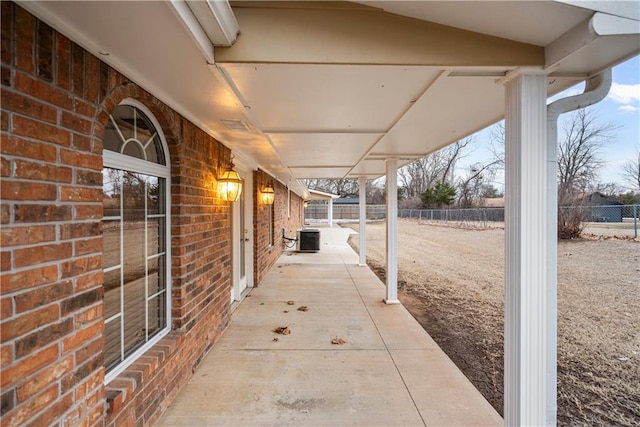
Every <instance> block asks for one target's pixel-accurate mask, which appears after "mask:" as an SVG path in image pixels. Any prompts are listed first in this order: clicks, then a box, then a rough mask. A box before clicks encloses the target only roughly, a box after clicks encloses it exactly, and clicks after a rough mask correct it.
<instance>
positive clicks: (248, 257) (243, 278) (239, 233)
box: [231, 170, 253, 301]
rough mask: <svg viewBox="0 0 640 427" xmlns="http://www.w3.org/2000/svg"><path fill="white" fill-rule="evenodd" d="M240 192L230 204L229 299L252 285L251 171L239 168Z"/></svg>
mask: <svg viewBox="0 0 640 427" xmlns="http://www.w3.org/2000/svg"><path fill="white" fill-rule="evenodd" d="M238 173H239V174H240V177H241V178H242V180H243V185H242V194H241V195H240V197H239V198H238V201H236V202H234V203H233V205H232V210H233V217H232V218H233V223H232V246H233V288H232V291H231V301H240V299H241V298H242V294H243V292H244V291H245V290H246V289H247V288H248V287H251V286H253V186H252V176H251V173H250V172H249V173H245V172H244V171H242V170H239V171H238Z"/></svg>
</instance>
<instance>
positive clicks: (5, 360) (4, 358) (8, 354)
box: [0, 343, 13, 369]
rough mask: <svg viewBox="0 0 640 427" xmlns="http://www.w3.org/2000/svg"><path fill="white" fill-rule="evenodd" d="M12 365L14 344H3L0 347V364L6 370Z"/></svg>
mask: <svg viewBox="0 0 640 427" xmlns="http://www.w3.org/2000/svg"><path fill="white" fill-rule="evenodd" d="M11 363H13V343H9V344H3V345H2V346H1V347H0V364H2V367H3V369H4V367H5V366H8V365H9V364H11Z"/></svg>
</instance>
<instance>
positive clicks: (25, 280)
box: [0, 265, 58, 294]
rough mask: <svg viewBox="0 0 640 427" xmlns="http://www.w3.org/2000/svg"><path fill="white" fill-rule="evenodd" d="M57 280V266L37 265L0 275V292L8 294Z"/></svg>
mask: <svg viewBox="0 0 640 427" xmlns="http://www.w3.org/2000/svg"><path fill="white" fill-rule="evenodd" d="M56 280H58V266H56V265H48V266H46V267H37V268H32V269H29V270H25V271H19V272H17V273H13V274H4V275H2V277H0V288H1V289H0V291H1V292H0V293H2V294H8V293H10V292H15V291H18V290H24V289H29V288H32V287H35V286H38V285H44V284H46V283H51V282H54V281H56Z"/></svg>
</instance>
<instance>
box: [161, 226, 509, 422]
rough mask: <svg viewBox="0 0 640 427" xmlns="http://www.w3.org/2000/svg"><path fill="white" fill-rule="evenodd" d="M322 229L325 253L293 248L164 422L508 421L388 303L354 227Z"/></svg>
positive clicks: (236, 317) (415, 324)
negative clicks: (364, 260) (282, 331)
mask: <svg viewBox="0 0 640 427" xmlns="http://www.w3.org/2000/svg"><path fill="white" fill-rule="evenodd" d="M320 230H321V242H322V243H321V250H320V252H317V253H295V252H290V251H286V252H285V253H283V255H282V256H281V257H280V259H279V260H278V262H277V264H276V265H275V266H274V268H272V270H271V271H270V272H269V274H268V275H267V277H266V278H265V279H264V282H263V283H262V284H261V286H260V287H258V288H255V289H254V290H253V291H252V293H251V297H250V298H247V299H246V301H245V302H244V303H243V304H241V305H240V307H239V308H238V309H237V310H236V312H235V313H234V314H233V316H232V320H231V324H230V325H229V327H228V329H227V330H226V331H225V332H224V334H223V335H222V337H221V338H220V340H219V341H218V342H217V343H216V344H215V345H214V347H213V349H212V350H211V352H210V353H209V354H208V355H207V356H206V357H205V359H204V360H203V361H202V363H201V365H200V366H199V368H198V369H197V370H196V371H195V373H194V375H193V377H192V378H191V380H190V381H189V383H188V384H187V385H186V386H185V388H184V389H183V391H181V392H180V393H179V394H178V396H177V398H176V399H175V400H174V402H173V404H171V405H170V406H169V408H168V409H167V410H166V412H165V414H164V415H163V417H162V418H161V419H160V420H159V422H158V425H160V426H187V425H188V426H199V425H368V426H371V425H386V426H390V425H403V426H407V425H440V426H443V425H501V424H502V419H501V417H500V416H499V415H498V413H497V412H496V411H495V410H494V409H493V408H492V407H491V405H489V403H488V402H487V401H486V400H485V399H484V397H482V395H481V394H480V393H479V392H478V390H476V388H475V387H474V386H473V385H472V384H471V383H470V382H469V380H467V378H466V377H465V376H464V375H463V374H462V373H461V372H460V370H459V369H458V368H457V367H456V366H455V365H454V364H453V362H452V361H451V360H450V359H449V358H448V357H447V356H446V354H444V352H443V351H442V350H441V349H440V348H439V347H438V345H437V344H436V343H435V342H434V341H433V340H432V339H431V337H430V336H429V335H428V334H427V333H426V332H425V331H424V329H422V327H421V326H420V325H419V324H418V322H417V321H416V320H415V319H414V318H413V317H412V316H411V315H410V314H409V313H408V311H407V310H406V309H405V308H404V307H403V306H402V305H400V304H395V305H388V304H385V303H384V302H383V297H384V294H385V287H384V285H383V284H382V283H381V282H380V281H379V280H378V278H377V277H376V275H375V274H374V273H373V272H372V271H371V270H370V269H369V268H368V267H361V266H358V256H357V254H356V253H355V252H354V251H353V250H352V249H351V248H350V247H349V245H348V244H347V239H348V237H349V233H350V230H347V229H343V228H340V227H333V228H328V227H327V228H321V229H320ZM289 301H294V302H295V303H294V304H293V305H289V304H287V303H288V302H289ZM301 306H307V307H308V311H299V310H298V307H301ZM281 326H288V327H289V328H290V330H291V334H289V335H278V334H276V333H274V332H273V329H275V328H277V327H281ZM335 338H338V339H339V338H342V339H343V340H344V341H346V342H345V343H344V344H342V345H339V344H332V342H331V341H332V340H333V339H335Z"/></svg>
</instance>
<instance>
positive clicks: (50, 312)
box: [1, 304, 60, 342]
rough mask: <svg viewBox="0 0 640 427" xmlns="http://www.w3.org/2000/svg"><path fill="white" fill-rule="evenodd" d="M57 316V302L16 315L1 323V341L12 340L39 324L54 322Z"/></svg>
mask: <svg viewBox="0 0 640 427" xmlns="http://www.w3.org/2000/svg"><path fill="white" fill-rule="evenodd" d="M59 318H60V307H58V305H57V304H52V305H48V306H46V307H42V308H40V309H38V310H35V311H31V312H29V313H24V314H21V315H18V316H17V317H15V318H13V319H11V320H7V321H6V322H4V323H2V337H1V338H2V342H5V341H8V340H12V339H14V338H17V337H19V336H22V335H24V334H26V333H28V332H30V331H33V330H34V329H37V328H39V327H41V326H44V325H48V324H50V323H53V322H56V321H57V320H58V319H59Z"/></svg>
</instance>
